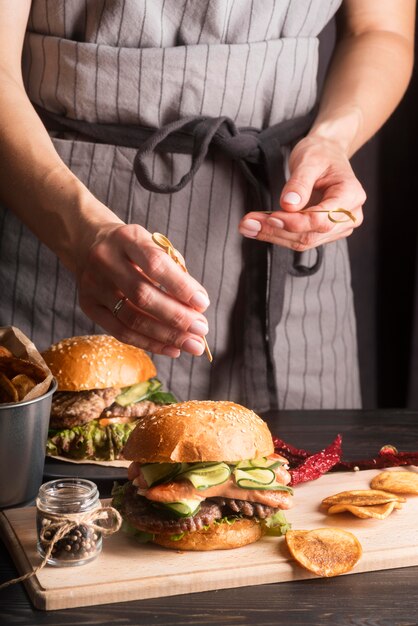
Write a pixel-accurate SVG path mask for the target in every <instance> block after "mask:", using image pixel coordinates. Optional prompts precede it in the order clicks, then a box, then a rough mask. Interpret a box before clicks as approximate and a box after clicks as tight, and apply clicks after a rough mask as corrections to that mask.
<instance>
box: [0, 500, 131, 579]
mask: <svg viewBox="0 0 418 626" xmlns="http://www.w3.org/2000/svg"><path fill="white" fill-rule="evenodd" d="M48 517H49V519H51V520H53V521H52V522H51V524H48V525H47V526H45V527H44V528H43V529H42V530H41V532H40V534H39V539H40V541H41V542H42V543H43V544H45V545H46V546H47V549H46V551H45V555H44V557H43V559H42V563H40V565H38V566H37V567H35V569H34V570H33V571H32V572H28V573H27V574H24V575H23V576H19V577H18V578H13V579H12V580H8V581H7V582H5V583H2V584H1V585H0V589H5V588H6V587H9V585H14V584H15V583H20V582H23V581H24V580H27V579H28V578H30V577H31V576H34V575H35V574H37V573H38V572H39V571H40V570H41V569H42V568H43V567H45V565H46V564H47V562H48V559H49V558H50V556H51V554H52V551H53V549H54V546H55V544H56V543H58V541H60V540H61V539H62V538H63V537H65V536H66V535H68V534H69V533H70V532H71V531H72V530H74V529H75V528H77V526H79V525H80V524H84V525H85V526H87V527H88V528H89V529H91V530H94V531H96V532H100V533H101V534H102V535H104V536H108V535H113V534H114V533H116V532H117V531H118V530H119V528H120V527H121V525H122V517H121V515H120V513H119V511H117V510H116V509H115V508H113V507H112V506H104V507H99V508H97V509H95V510H94V511H89V512H88V513H79V514H74V513H71V514H68V515H67V514H65V515H54V514H51V513H48ZM102 520H110V522H111V523H110V524H109V525H108V527H106V526H101V525H100V524H97V522H99V521H102ZM46 531H49V532H50V533H53V534H52V536H51V538H50V539H49V538H46V537H45V532H46Z"/></svg>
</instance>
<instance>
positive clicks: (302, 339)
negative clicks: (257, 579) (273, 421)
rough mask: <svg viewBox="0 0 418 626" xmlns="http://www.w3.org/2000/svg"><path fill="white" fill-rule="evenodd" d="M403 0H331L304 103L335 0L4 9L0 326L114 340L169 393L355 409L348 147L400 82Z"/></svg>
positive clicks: (404, 59)
mask: <svg viewBox="0 0 418 626" xmlns="http://www.w3.org/2000/svg"><path fill="white" fill-rule="evenodd" d="M401 4H402V8H401V7H399V6H398V8H396V7H394V6H393V5H394V3H393V2H390V0H383V1H382V2H379V3H378V6H377V3H376V2H373V1H372V0H368V1H366V0H362V1H361V2H360V0H346V1H345V2H344V3H343V6H342V13H343V17H345V23H346V34H348V37H345V38H343V39H342V43H341V44H340V46H339V47H338V53H337V57H336V61H335V64H334V66H333V69H332V71H331V74H330V77H329V80H328V83H327V87H326V89H325V93H324V95H323V98H322V102H321V107H320V110H319V114H316V109H315V104H316V98H317V94H316V75H317V64H318V34H319V33H320V32H321V30H322V28H323V27H324V26H325V24H326V23H327V22H328V21H329V20H330V19H331V17H332V16H333V15H334V14H335V12H336V11H337V10H338V9H339V7H340V5H341V0H326V1H324V0H213V1H211V2H209V1H207V2H206V1H205V2H204V1H197V0H196V1H192V0H141V1H140V0H125V1H124V0H113V1H112V2H111V1H109V0H95V1H93V0H86V1H85V2H80V1H76V0H71V1H69V0H66V1H65V2H64V0H54V1H52V0H50V1H48V0H33V1H32V2H30V1H29V0H20V1H19V3H8V2H6V1H5V0H1V2H0V29H1V32H0V42H1V43H0V48H1V50H0V52H1V54H0V59H1V62H0V81H1V88H0V92H1V96H0V97H1V100H0V117H1V119H2V125H1V133H2V135H1V140H2V142H1V143H2V146H3V148H2V152H1V153H0V158H1V172H0V190H1V199H2V201H3V206H2V208H1V209H0V280H1V319H0V324H2V325H6V324H14V325H15V326H18V327H19V328H21V329H22V330H23V331H24V332H25V333H26V334H28V335H29V336H30V337H31V338H32V339H33V341H34V342H35V344H36V345H37V346H38V348H40V349H43V348H45V347H46V346H47V345H49V344H50V343H52V342H55V341H57V340H59V339H61V338H64V337H68V336H72V335H80V334H92V333H97V332H103V331H106V332H109V333H111V334H114V335H115V336H116V337H118V338H119V339H121V340H122V341H126V342H130V343H133V344H135V345H139V346H141V347H143V348H145V349H147V350H150V351H152V352H153V353H154V354H155V362H156V365H157V368H158V373H159V377H160V378H161V379H162V380H163V381H164V382H165V384H166V385H167V386H168V387H169V388H170V389H171V390H172V391H173V392H174V393H175V394H176V395H177V396H178V398H179V399H188V398H196V399H198V398H212V399H231V400H235V401H237V402H241V403H243V404H246V405H248V406H251V407H252V408H254V409H255V410H258V411H262V410H266V409H269V408H277V407H280V408H287V409H296V408H356V407H359V406H360V389H359V379H358V364H357V348H356V330H355V319H354V312H353V302H352V293H351V287H350V268H349V262H348V254H347V246H346V239H345V238H346V237H347V235H349V234H350V233H351V232H352V230H353V227H355V226H358V225H360V223H361V221H362V212H361V205H362V204H363V202H364V198H365V196H364V192H363V190H362V188H361V186H360V184H359V183H358V181H357V180H356V179H355V177H354V175H353V173H352V170H351V168H350V166H349V164H348V157H349V156H351V154H352V153H353V152H354V151H355V150H356V149H357V148H358V147H359V146H360V145H361V144H362V143H364V142H365V141H366V140H367V139H368V138H369V137H370V136H371V134H373V133H374V132H375V131H376V130H377V129H378V127H379V126H380V125H381V124H382V123H383V122H384V120H385V119H386V118H387V117H388V116H389V114H390V113H391V111H392V110H393V108H394V106H395V105H396V102H397V101H398V100H399V98H400V97H401V96H402V94H403V92H404V90H405V88H406V85H407V82H408V79H409V75H410V71H411V62H412V61H411V59H412V48H413V45H412V39H413V26H412V24H413V13H414V8H413V6H414V3H413V1H412V0H405V1H404V2H403V3H401ZM396 5H398V3H396ZM28 19H29V21H28ZM25 31H26V35H25ZM22 47H23V84H22V79H21V78H20V68H19V62H20V58H19V55H20V48H22ZM23 85H24V87H23ZM24 90H25V91H26V93H27V94H28V97H29V100H30V102H31V103H32V104H33V105H34V106H35V108H36V111H37V112H36V113H35V112H34V110H33V108H32V106H31V104H30V103H29V101H28V100H27V98H26V96H25V94H24ZM39 118H41V119H42V120H43V123H44V125H42V123H41V121H40V119H39ZM312 123H313V126H312ZM45 127H46V128H47V129H48V133H47V131H46V130H45ZM309 128H311V130H310V132H309V135H308V137H306V138H305V139H301V138H302V137H303V136H304V135H305V134H306V133H307V131H308V130H309ZM50 138H51V139H52V141H51V139H50ZM295 145H296V147H295V148H294V149H293V150H292V148H293V146H295ZM289 154H290V157H289ZM286 167H287V173H286ZM285 176H286V177H287V178H289V176H290V179H289V180H288V182H287V183H286V184H285ZM312 191H313V194H312V197H311V199H310V196H311V192H312ZM280 207H281V208H282V209H284V210H281V211H280V212H279V209H280ZM340 207H342V208H344V209H346V210H348V211H350V214H351V215H352V216H353V218H354V219H355V220H356V221H355V222H352V221H349V222H348V223H347V222H344V223H337V224H336V223H335V222H333V221H331V220H330V219H328V218H329V217H332V216H334V218H335V217H336V216H337V214H336V213H331V214H327V211H335V209H337V208H340ZM303 208H305V209H306V208H310V209H311V210H310V211H309V212H301V213H300V212H299V211H300V210H301V209H303ZM261 211H263V212H261ZM317 211H321V212H317ZM271 212H273V214H271ZM154 231H159V232H161V233H163V234H164V235H166V236H167V237H168V238H169V239H170V240H171V241H172V242H173V244H174V246H175V248H176V249H177V250H178V251H179V252H180V253H181V254H182V255H183V257H184V260H185V263H186V265H187V268H188V270H189V272H190V273H189V274H187V273H184V272H183V271H182V270H181V268H180V267H179V266H178V265H176V264H175V263H174V262H173V260H172V259H171V258H169V256H167V255H166V254H165V253H164V252H163V251H162V250H161V249H159V248H158V246H156V245H155V244H154V243H153V241H152V239H151V235H150V233H152V232H154ZM209 301H210V305H209ZM208 329H209V332H208V334H207V341H208V344H209V346H210V348H211V351H212V353H213V357H214V360H213V363H212V364H210V363H209V362H208V360H207V359H205V358H204V357H202V356H199V355H202V353H203V351H204V343H203V336H204V335H205V334H206V332H207V330H208Z"/></svg>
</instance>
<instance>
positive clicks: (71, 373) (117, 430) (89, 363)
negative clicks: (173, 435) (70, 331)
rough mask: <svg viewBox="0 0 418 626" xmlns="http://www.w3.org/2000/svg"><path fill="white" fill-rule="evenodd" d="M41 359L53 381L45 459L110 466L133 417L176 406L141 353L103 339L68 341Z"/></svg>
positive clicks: (90, 337) (109, 338) (57, 344)
mask: <svg viewBox="0 0 418 626" xmlns="http://www.w3.org/2000/svg"><path fill="white" fill-rule="evenodd" d="M42 356H43V358H44V360H45V362H46V363H47V365H48V367H49V368H50V370H51V372H52V374H53V375H54V376H55V378H56V380H57V382H58V391H57V392H56V393H55V394H54V396H53V399H52V408H51V417H50V423H49V436H48V441H47V455H49V456H63V457H67V458H70V459H78V460H87V459H88V460H95V461H113V460H117V459H121V458H122V456H121V452H122V449H123V446H124V445H125V443H126V441H127V439H128V437H129V435H130V433H131V432H132V430H133V429H134V428H135V426H136V423H137V420H138V418H140V417H145V416H149V415H152V414H153V413H154V412H155V411H156V409H157V408H158V407H159V406H160V405H162V404H168V403H171V402H176V399H175V397H174V396H173V395H172V394H171V393H167V392H163V391H162V390H161V383H160V382H159V380H158V379H157V378H156V373H157V372H156V368H155V365H154V363H153V362H152V361H151V359H150V357H149V356H148V355H147V353H146V352H144V351H143V350H141V349H140V348H136V347H134V346H131V345H127V344H125V343H121V342H120V341H118V340H117V339H115V338H114V337H110V336H108V335H86V336H81V337H70V338H68V339H63V340H62V341H60V342H59V343H56V344H53V345H52V346H50V348H48V349H47V350H46V351H45V352H43V353H42Z"/></svg>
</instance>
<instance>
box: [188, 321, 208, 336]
mask: <svg viewBox="0 0 418 626" xmlns="http://www.w3.org/2000/svg"><path fill="white" fill-rule="evenodd" d="M208 330H209V327H208V325H207V324H205V322H202V321H200V320H194V322H192V323H191V324H190V326H189V328H188V331H189V333H193V334H194V335H202V337H203V336H204V335H207V333H208Z"/></svg>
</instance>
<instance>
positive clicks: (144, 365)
mask: <svg viewBox="0 0 418 626" xmlns="http://www.w3.org/2000/svg"><path fill="white" fill-rule="evenodd" d="M42 356H43V358H44V359H45V362H46V364H47V365H48V367H49V369H50V370H51V372H52V373H53V375H54V376H55V378H56V379H57V381H58V390H59V391H85V390H88V389H106V388H107V387H128V386H129V385H134V384H136V383H141V382H144V381H146V380H148V379H149V378H152V377H153V376H155V375H156V373H157V371H156V369H155V365H154V363H153V362H152V361H151V359H150V358H149V356H148V355H147V353H146V352H144V351H143V350H141V349H140V348H135V347H134V346H130V345H128V344H126V343H121V342H120V341H118V340H117V339H115V338H114V337H110V336H109V335H84V336H82V337H70V338H69V339H63V340H62V341H60V342H59V343H55V344H53V345H52V346H50V347H49V348H48V350H46V351H45V352H43V353H42Z"/></svg>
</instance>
